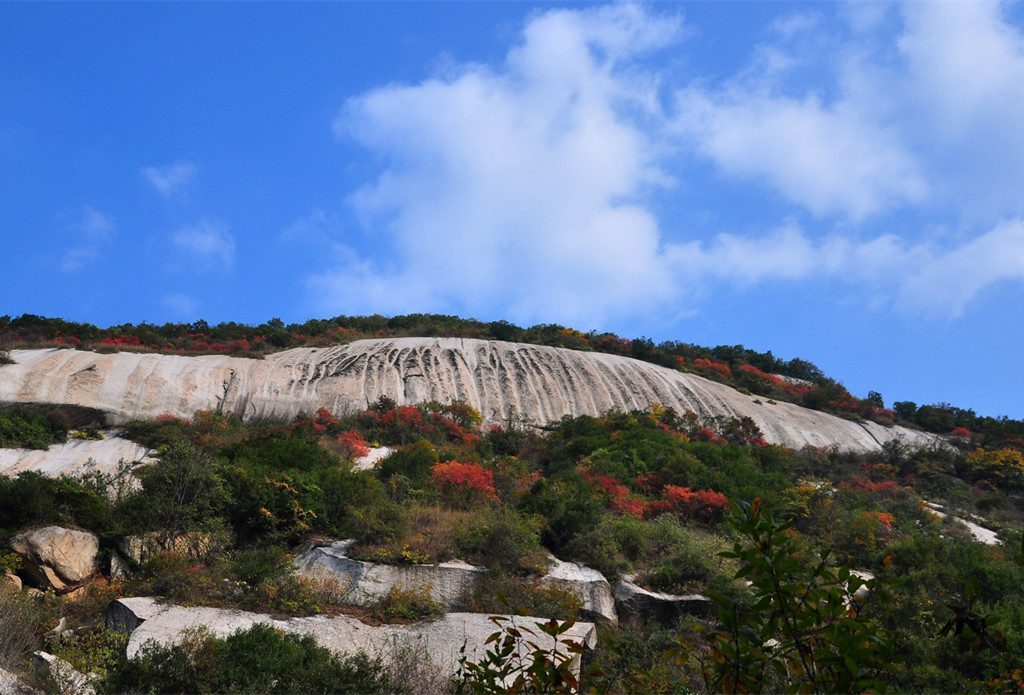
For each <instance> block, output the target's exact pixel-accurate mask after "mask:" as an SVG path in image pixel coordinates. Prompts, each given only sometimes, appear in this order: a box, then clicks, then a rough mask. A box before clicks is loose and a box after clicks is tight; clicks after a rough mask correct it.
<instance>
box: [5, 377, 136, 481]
mask: <svg viewBox="0 0 1024 695" xmlns="http://www.w3.org/2000/svg"><path fill="white" fill-rule="evenodd" d="M2 378H3V373H2V372H0V380H2ZM0 388H2V387H0ZM149 453H150V452H149V450H148V449H146V447H144V446H141V445H139V444H136V443H135V442H133V441H130V440H128V439H122V438H121V437H113V436H112V437H107V438H105V439H102V440H82V439H69V440H68V441H66V442H64V443H63V444H54V445H53V446H51V447H50V448H49V449H0V474H4V475H10V476H15V475H17V474H19V473H21V472H23V471H37V472H39V473H42V474H44V475H47V476H50V477H51V478H56V477H57V476H60V475H81V474H83V473H91V472H93V471H99V472H100V473H103V474H105V475H117V473H118V465H119V464H120V462H121V461H125V462H127V463H132V462H134V461H147V462H148V461H151V460H152V459H150V458H149Z"/></svg>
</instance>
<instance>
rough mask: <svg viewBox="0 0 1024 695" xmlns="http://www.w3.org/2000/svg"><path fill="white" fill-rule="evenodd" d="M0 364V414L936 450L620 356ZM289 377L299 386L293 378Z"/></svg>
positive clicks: (286, 355) (528, 353)
mask: <svg viewBox="0 0 1024 695" xmlns="http://www.w3.org/2000/svg"><path fill="white" fill-rule="evenodd" d="M11 354H12V356H13V357H14V359H15V361H16V364H8V365H3V366H0V373H2V374H3V378H0V402H27V401H30V402H36V403H66V404H77V405H84V406H88V407H90V408H95V409H98V410H102V411H104V412H105V413H107V414H108V417H109V418H110V420H111V421H112V422H114V423H124V422H127V421H129V420H132V419H137V418H155V417H157V416H158V415H161V414H163V413H170V414H172V415H176V416H180V417H191V416H192V415H193V414H194V413H195V412H196V411H199V410H220V411H222V412H225V413H234V414H237V415H239V416H241V417H243V418H245V419H251V420H261V419H262V420H266V419H277V420H291V419H293V418H295V417H296V416H297V415H300V414H310V413H313V412H315V411H316V410H317V409H318V408H320V407H324V408H327V409H328V410H330V411H331V412H333V413H336V414H347V413H351V412H353V411H356V410H359V409H362V408H365V407H366V404H367V403H372V402H373V401H376V400H377V399H379V398H380V397H381V396H388V397H390V398H392V399H394V400H395V401H396V402H397V403H399V404H400V405H401V404H408V403H419V402H422V401H426V400H437V401H441V402H450V401H454V400H462V401H465V402H466V403H468V404H469V405H471V406H473V407H474V408H476V409H477V410H479V411H480V412H481V414H483V416H484V418H485V420H486V421H487V422H498V423H500V422H503V421H505V420H507V419H509V418H517V419H525V420H527V421H531V422H534V423H541V424H543V423H547V422H550V421H553V420H557V419H559V418H561V417H562V416H565V415H582V414H588V415H602V414H604V413H606V412H608V411H613V410H632V409H636V408H646V407H648V406H650V405H653V404H660V405H664V406H665V407H670V408H673V409H675V410H676V411H677V412H685V411H693V412H696V413H697V414H698V415H701V416H705V417H713V416H716V415H726V416H730V417H744V416H746V417H750V418H751V419H752V420H753V421H754V423H755V424H756V425H757V426H758V427H760V428H761V431H762V432H763V433H764V438H765V440H766V441H768V442H770V443H777V444H785V445H787V446H790V447H793V448H801V447H803V446H805V445H810V446H835V447H836V448H838V449H840V450H850V451H879V450H880V449H881V447H882V444H883V443H884V442H886V441H889V440H893V439H897V438H900V439H903V440H904V441H905V442H907V443H908V444H912V445H928V444H933V443H936V442H939V443H941V442H942V441H943V440H942V439H941V438H940V437H936V436H934V435H930V434H925V433H922V432H918V431H915V430H910V429H906V428H901V427H883V426H881V425H878V424H875V423H873V422H853V421H851V420H845V419H842V418H838V417H835V416H832V415H828V414H826V413H822V412H819V411H815V410H810V409H807V408H802V407H800V406H797V405H793V404H790V403H782V402H780V403H765V402H760V399H758V398H756V397H752V396H749V395H746V394H743V393H740V392H739V391H737V390H735V389H732V388H730V387H728V386H725V385H723V384H719V383H717V382H714V381H710V380H708V379H704V378H701V377H699V376H696V375H693V374H685V373H682V372H679V371H676V370H673V369H667V368H665V367H659V366H657V365H654V364H650V363H647V362H641V361H639V360H635V359H632V358H629V357H621V356H617V355H607V354H603V353H596V352H580V351H576V350H567V349H563V348H553V347H547V346H542V345H524V344H519V343H508V342H502V341H486V340H473V339H468V338H466V339H463V338H391V339H374V340H357V341H353V342H351V343H348V344H345V345H339V346H336V347H330V348H295V349H292V350H285V351H283V352H278V353H275V354H271V355H267V356H266V358H265V359H262V360H255V359H246V358H240V357H227V356H202V357H185V356H180V355H158V354H148V353H134V352H118V353H113V354H99V353H95V352H87V351H83V350H57V349H46V350H14V351H12V353H11ZM298 375H301V378H297V376H298Z"/></svg>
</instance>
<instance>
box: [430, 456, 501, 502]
mask: <svg viewBox="0 0 1024 695" xmlns="http://www.w3.org/2000/svg"><path fill="white" fill-rule="evenodd" d="M430 472H431V476H432V477H433V481H434V485H435V486H436V487H437V488H438V490H440V491H441V492H442V493H445V494H447V495H449V496H451V497H452V498H453V499H454V500H456V501H458V502H463V503H468V502H473V501H475V500H488V501H492V502H497V501H498V492H497V490H495V488H494V472H493V471H489V470H487V469H486V468H484V467H483V466H478V465H477V464H475V463H463V462H461V461H444V462H442V463H435V464H434V466H433V467H432V468H431V469H430Z"/></svg>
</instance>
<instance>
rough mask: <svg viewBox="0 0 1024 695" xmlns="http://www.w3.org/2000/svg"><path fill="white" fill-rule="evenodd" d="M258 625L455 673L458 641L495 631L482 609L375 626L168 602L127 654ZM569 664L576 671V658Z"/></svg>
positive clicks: (474, 641) (580, 628)
mask: <svg viewBox="0 0 1024 695" xmlns="http://www.w3.org/2000/svg"><path fill="white" fill-rule="evenodd" d="M514 620H515V623H516V624H517V625H519V626H529V627H531V629H533V626H534V625H536V624H537V623H538V622H544V621H543V619H540V618H528V617H521V616H520V617H515V618H514ZM258 623H262V624H265V625H269V626H271V627H274V628H277V629H279V630H283V631H285V632H289V633H293V634H297V635H311V636H312V637H313V638H314V639H315V640H316V641H317V643H319V644H320V645H321V646H322V647H325V648H326V649H329V650H331V651H332V652H334V653H336V654H342V655H351V654H355V653H356V652H359V651H363V652H365V653H366V654H368V655H370V656H380V657H381V658H382V659H383V660H384V661H385V662H387V661H388V660H390V659H391V658H393V657H394V655H395V654H396V651H399V650H408V649H412V650H416V651H418V652H419V653H422V654H423V655H425V656H426V658H428V659H429V660H430V661H431V662H432V663H433V664H434V665H435V666H436V667H438V668H439V669H440V670H441V671H442V672H444V673H445V674H447V675H452V676H454V675H455V674H456V672H457V671H458V661H459V650H460V649H461V648H462V646H463V644H465V645H466V654H467V656H468V657H469V658H470V659H474V658H478V657H480V656H482V655H483V653H484V652H485V651H486V649H487V645H486V644H485V642H486V640H487V638H488V637H489V636H490V635H491V634H493V633H494V632H496V631H497V628H496V627H495V625H494V623H492V622H491V621H490V619H489V616H487V615H485V614H482V613H448V614H446V615H444V616H443V617H441V618H440V619H439V620H436V621H433V622H424V623H416V624H413V625H376V626H375V625H367V624H365V623H362V622H360V621H358V620H356V619H355V618H350V617H348V616H344V615H342V616H336V617H333V618H331V617H327V616H324V615H315V616H311V617H308V618H289V619H287V620H277V619H274V618H273V617H271V616H269V615H264V614H261V613H249V612H245V611H236V610H224V609H220V608H186V607H182V606H169V607H167V608H164V609H163V610H161V611H159V612H157V613H156V614H155V615H152V616H150V617H149V618H147V619H146V620H145V622H143V623H142V624H141V625H139V626H138V627H137V628H136V629H135V631H134V632H133V633H132V635H131V638H130V639H129V641H128V650H127V654H128V658H129V659H133V658H135V657H136V655H138V653H139V651H140V650H141V649H142V648H143V646H144V645H146V644H147V643H150V642H152V643H155V644H160V645H171V644H176V643H178V642H179V641H180V640H181V639H182V637H183V636H184V634H185V633H186V632H187V631H188V630H194V629H197V628H200V627H203V628H205V629H206V630H208V631H209V632H210V633H211V634H212V635H214V636H216V637H227V636H228V635H230V634H232V633H234V632H237V631H239V630H247V629H249V628H250V627H252V626H253V625H256V624H258ZM536 632H538V633H539V632H540V631H539V630H536ZM563 639H571V640H575V641H578V642H580V643H581V644H583V645H585V646H587V647H591V648H592V647H593V646H594V645H595V644H596V641H597V633H596V631H595V629H594V625H593V624H592V623H576V624H575V625H574V626H573V627H572V628H570V630H569V631H568V632H567V633H566V634H565V635H564V636H563ZM534 641H535V642H537V644H539V645H540V646H541V647H545V648H549V647H550V646H551V644H552V643H551V639H550V638H549V637H547V636H546V635H543V634H538V635H537V637H536V639H535V640H534ZM575 668H576V673H577V675H578V673H579V663H578V660H577V663H576V664H575Z"/></svg>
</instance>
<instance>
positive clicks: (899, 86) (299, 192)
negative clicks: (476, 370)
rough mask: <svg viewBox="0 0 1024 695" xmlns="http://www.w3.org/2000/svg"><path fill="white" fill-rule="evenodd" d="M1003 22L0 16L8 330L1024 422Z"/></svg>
mask: <svg viewBox="0 0 1024 695" xmlns="http://www.w3.org/2000/svg"><path fill="white" fill-rule="evenodd" d="M1021 123H1024V33H1022V10H1021V7H1020V6H1019V5H999V4H991V5H989V4H983V3H932V4H926V3H912V4H899V3H884V2H877V3H857V4H843V3H828V4H826V3H811V4H786V3H759V4H755V3H691V4H685V3H684V4H667V3H658V4H652V5H635V4H617V5H599V4H572V5H568V6H560V5H555V4H544V5H530V4H526V3H486V4H485V3H477V4H471V3H401V4H371V3H356V4H327V3H317V4H291V3H289V4H258V5H254V4H227V3H210V4H181V3H175V4H155V3H145V4H126V3H117V4H92V3H90V4H85V3H81V4H51V3H26V4H12V3H3V4H0V241H2V244H3V247H2V248H3V250H2V255H0V257H2V259H3V263H2V273H0V313H7V314H11V315H17V314H21V313H24V312H31V313H38V314H45V315H52V316H61V317H64V318H68V319H73V320H81V321H91V322H95V323H98V324H101V325H109V324H113V323H119V322H126V321H132V322H136V321H150V322H164V321H190V320H194V319H197V318H205V319H206V320H208V321H211V322H216V321H222V320H236V321H246V322H258V321H263V320H265V319H267V318H270V317H272V316H279V317H281V318H283V319H285V320H288V321H301V320H305V319H307V318H312V317H326V316H333V315H336V314H339V313H346V314H363V313H384V314H394V313H407V312H414V311H415V312H420V311H423V312H440V313H452V314H459V315H463V316H473V317H477V318H480V319H484V320H494V319H502V318H503V319H508V320H511V321H514V322H516V323H520V324H524V325H529V324H533V323H540V322H558V323H564V324H567V325H573V326H576V327H578V328H581V329H583V330H588V329H597V330H611V331H614V332H617V333H619V334H621V335H624V336H630V337H632V336H640V335H645V336H649V337H652V338H654V339H655V340H662V339H679V340H685V341H688V342H695V343H698V344H709V345H714V344H720V343H727V344H735V343H742V344H745V345H747V346H750V347H753V348H756V349H759V350H769V349H770V350H772V351H774V352H775V354H777V355H779V356H782V357H786V358H789V357H795V356H800V357H804V358H806V359H809V360H811V361H813V362H815V363H816V364H818V365H819V366H821V367H822V368H823V369H824V370H825V372H826V373H828V374H830V375H832V376H834V377H836V378H838V379H840V380H841V381H843V383H845V384H846V385H847V387H849V388H850V389H851V390H852V391H853V392H854V393H858V394H860V395H864V394H866V392H867V391H868V390H869V389H874V390H878V391H880V392H882V394H883V395H884V396H885V398H886V400H887V402H892V401H893V400H914V401H916V402H918V403H932V402H938V401H949V402H952V403H955V404H958V405H963V406H968V407H973V408H975V409H976V410H978V411H979V412H981V413H985V414H1007V415H1010V416H1013V417H1024V401H1022V399H1021V396H1020V394H1021V393H1024V370H1021V369H1020V368H1019V367H1017V366H1014V365H1015V364H1016V362H1015V360H1016V359H1017V358H1018V356H1019V355H1020V353H1021V349H1020V344H1021V342H1022V340H1024V321H1022V320H1021V318H1022V312H1021V306H1022V301H1024V283H1022V280H1024V137H1020V133H1019V131H1020V128H1021V126H1020V124H1021Z"/></svg>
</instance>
